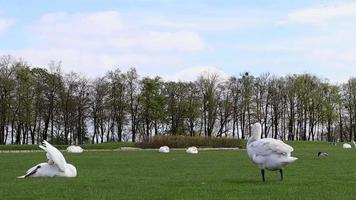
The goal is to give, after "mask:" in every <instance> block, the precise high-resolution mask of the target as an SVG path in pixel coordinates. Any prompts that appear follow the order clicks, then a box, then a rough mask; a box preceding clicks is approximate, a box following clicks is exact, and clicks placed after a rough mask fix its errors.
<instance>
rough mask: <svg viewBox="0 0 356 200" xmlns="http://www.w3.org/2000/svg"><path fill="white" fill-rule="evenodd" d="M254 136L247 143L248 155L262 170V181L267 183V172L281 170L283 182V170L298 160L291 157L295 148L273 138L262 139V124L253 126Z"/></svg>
mask: <svg viewBox="0 0 356 200" xmlns="http://www.w3.org/2000/svg"><path fill="white" fill-rule="evenodd" d="M251 131H252V135H251V137H250V138H249V139H248V141H247V147H246V148H247V153H248V156H249V158H250V160H251V161H252V162H253V163H255V164H256V165H258V167H259V168H260V169H261V175H262V180H263V181H265V170H271V171H275V170H279V172H280V175H281V181H282V180H283V169H284V167H286V166H287V165H288V164H290V163H292V162H294V161H296V160H297V159H298V158H296V157H291V152H292V151H293V148H292V147H291V146H289V145H288V144H285V143H284V142H282V141H281V140H276V139H273V138H263V139H261V124H260V123H255V124H253V125H252V129H251Z"/></svg>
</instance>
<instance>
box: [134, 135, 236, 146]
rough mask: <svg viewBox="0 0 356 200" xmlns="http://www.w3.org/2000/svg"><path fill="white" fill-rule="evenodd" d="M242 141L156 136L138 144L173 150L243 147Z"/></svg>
mask: <svg viewBox="0 0 356 200" xmlns="http://www.w3.org/2000/svg"><path fill="white" fill-rule="evenodd" d="M242 144H243V142H242V140H240V139H233V138H215V137H186V136H161V135H160V136H154V137H150V138H148V139H146V140H144V141H143V142H141V143H137V146H138V147H141V148H159V147H161V146H164V145H166V146H169V147H171V148H186V147H190V146H196V147H213V148H218V147H239V148H241V147H242Z"/></svg>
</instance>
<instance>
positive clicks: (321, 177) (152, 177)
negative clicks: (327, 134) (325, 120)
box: [0, 142, 356, 200]
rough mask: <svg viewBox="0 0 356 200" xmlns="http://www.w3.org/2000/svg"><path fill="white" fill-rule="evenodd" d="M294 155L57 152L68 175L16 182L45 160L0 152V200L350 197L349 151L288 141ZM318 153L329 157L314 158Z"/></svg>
mask: <svg viewBox="0 0 356 200" xmlns="http://www.w3.org/2000/svg"><path fill="white" fill-rule="evenodd" d="M291 145H292V146H293V147H294V149H295V151H294V152H293V154H292V155H293V156H296V157H298V158H299V159H298V160H297V161H296V162H295V163H293V164H292V165H290V166H288V167H287V168H286V170H285V179H284V181H280V180H279V173H278V171H275V172H270V171H267V172H266V182H262V180H261V176H260V171H259V169H258V168H257V166H255V165H253V164H252V163H251V162H250V161H249V159H248V157H247V154H246V151H245V150H234V151H233V150H230V151H200V152H199V154H197V155H188V154H186V153H185V151H181V150H176V151H172V152H171V153H169V154H160V153H158V152H156V151H131V152H123V151H104V152H84V153H83V154H68V153H64V156H65V157H66V159H67V161H68V162H69V163H72V164H74V165H75V166H76V167H77V170H78V176H77V177H76V178H58V177H56V178H28V179H16V176H19V175H22V174H23V173H24V172H25V171H26V170H27V169H28V168H30V167H32V166H34V165H35V164H37V163H39V162H44V161H45V160H46V157H45V154H44V153H42V152H33V153H0V170H1V173H0V199H324V200H325V199H354V198H356V190H355V183H356V166H355V163H356V149H355V148H353V149H342V147H341V145H340V144H338V146H331V145H329V144H328V143H320V142H293V143H291ZM318 151H325V152H328V153H329V157H317V153H318Z"/></svg>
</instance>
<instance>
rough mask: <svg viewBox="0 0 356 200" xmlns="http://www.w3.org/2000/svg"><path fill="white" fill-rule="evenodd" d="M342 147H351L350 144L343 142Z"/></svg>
mask: <svg viewBox="0 0 356 200" xmlns="http://www.w3.org/2000/svg"><path fill="white" fill-rule="evenodd" d="M342 148H344V149H351V144H348V143H344V144H343V145H342Z"/></svg>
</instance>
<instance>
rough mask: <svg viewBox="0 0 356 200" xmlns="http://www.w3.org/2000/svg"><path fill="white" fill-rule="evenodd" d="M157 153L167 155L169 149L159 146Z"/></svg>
mask: <svg viewBox="0 0 356 200" xmlns="http://www.w3.org/2000/svg"><path fill="white" fill-rule="evenodd" d="M158 152H160V153H169V147H168V146H161V147H160V148H159V149H158Z"/></svg>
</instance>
